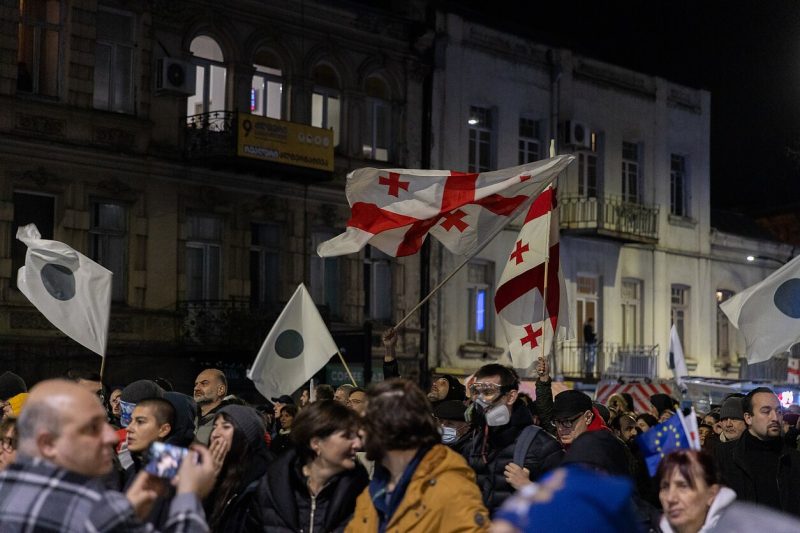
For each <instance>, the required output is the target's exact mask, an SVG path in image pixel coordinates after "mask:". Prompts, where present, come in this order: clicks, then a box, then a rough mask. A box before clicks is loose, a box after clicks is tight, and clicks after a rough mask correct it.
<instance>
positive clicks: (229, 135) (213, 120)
mask: <svg viewBox="0 0 800 533" xmlns="http://www.w3.org/2000/svg"><path fill="white" fill-rule="evenodd" d="M185 147H186V148H185V152H186V156H187V157H189V158H198V159H199V158H208V157H218V156H225V157H230V156H233V155H234V154H235V153H236V112H235V111H211V112H209V113H200V114H198V115H191V116H188V117H186V143H185Z"/></svg>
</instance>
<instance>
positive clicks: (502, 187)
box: [317, 155, 574, 257]
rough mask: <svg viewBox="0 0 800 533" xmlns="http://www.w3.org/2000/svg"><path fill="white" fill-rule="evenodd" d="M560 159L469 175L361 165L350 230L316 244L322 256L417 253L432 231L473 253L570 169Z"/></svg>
mask: <svg viewBox="0 0 800 533" xmlns="http://www.w3.org/2000/svg"><path fill="white" fill-rule="evenodd" d="M573 159H574V156H571V155H562V156H558V157H553V158H551V159H546V160H542V161H537V162H535V163H529V164H527V165H521V166H518V167H512V168H507V169H503V170H497V171H494V172H482V173H480V174H464V173H460V172H454V171H442V170H411V169H394V170H392V169H388V170H385V169H376V168H362V169H359V170H356V171H354V172H351V173H350V174H348V176H347V185H346V188H345V193H346V195H347V201H348V203H349V204H350V208H351V217H350V220H349V221H348V222H347V229H346V230H345V232H344V233H342V234H341V235H338V236H336V237H334V238H333V239H330V240H328V241H325V242H323V243H322V244H320V245H319V246H318V247H317V253H318V254H319V255H320V256H321V257H330V256H336V255H344V254H350V253H355V252H358V251H359V250H361V249H362V248H363V247H364V246H365V245H367V244H371V245H372V246H374V247H376V248H378V249H379V250H381V251H382V252H384V253H386V254H388V255H391V256H393V257H402V256H406V255H412V254H415V253H417V251H418V250H419V249H420V247H421V246H422V243H423V242H424V240H425V237H426V236H427V235H428V233H430V234H431V235H433V236H434V237H436V238H437V239H438V240H439V241H440V242H441V243H442V244H443V245H444V246H445V247H447V249H448V250H450V251H451V252H453V253H456V254H461V255H469V254H470V253H472V252H474V251H476V250H477V249H479V247H480V246H481V245H482V244H484V243H485V242H486V241H487V240H488V239H490V238H491V237H492V236H493V234H494V232H495V231H498V230H499V229H500V228H501V227H503V226H504V225H505V224H507V223H508V222H509V221H510V220H512V219H513V218H514V217H515V216H516V215H517V214H518V213H520V212H521V211H522V210H523V209H525V207H527V205H529V202H530V200H531V199H532V198H533V197H536V196H538V195H539V194H540V193H541V192H542V191H543V190H544V189H545V188H546V187H547V186H548V185H550V184H551V183H552V182H553V180H554V179H555V178H556V176H557V175H558V173H559V172H561V171H562V170H564V169H565V168H566V167H567V165H569V164H570V163H571V162H572V160H573Z"/></svg>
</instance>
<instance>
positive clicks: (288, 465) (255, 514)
mask: <svg viewBox="0 0 800 533" xmlns="http://www.w3.org/2000/svg"><path fill="white" fill-rule="evenodd" d="M368 484H369V477H368V476H367V471H366V470H365V469H364V467H363V466H362V465H361V464H360V463H356V467H355V468H354V469H353V470H348V471H345V472H342V473H341V474H339V475H337V476H334V477H333V478H331V479H330V481H329V482H328V484H327V485H325V487H324V488H323V489H322V490H321V491H320V493H319V494H317V496H316V497H315V498H312V497H311V494H310V493H309V491H308V487H307V485H306V481H305V479H304V477H303V473H302V465H300V464H299V460H298V457H297V454H296V453H295V451H294V450H288V451H286V453H284V454H283V455H281V456H280V457H278V459H277V460H276V461H275V462H274V463H272V465H270V467H269V469H268V470H267V475H266V476H264V477H263V478H262V479H261V482H260V483H259V485H258V489H257V495H256V497H255V498H254V499H253V505H252V506H251V508H250V512H249V513H248V514H249V515H250V518H248V524H249V525H248V529H247V531H263V532H264V533H267V532H269V533H288V532H303V533H328V532H331V531H342V530H343V529H344V526H345V524H347V522H348V520H350V517H351V515H352V514H353V508H354V507H355V503H356V497H357V496H358V494H359V493H360V492H361V491H362V490H363V489H364V487H366V486H367V485H368Z"/></svg>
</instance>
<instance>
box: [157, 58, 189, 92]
mask: <svg viewBox="0 0 800 533" xmlns="http://www.w3.org/2000/svg"><path fill="white" fill-rule="evenodd" d="M194 88H195V68H194V65H192V64H191V63H187V62H185V61H178V60H177V59H172V58H169V57H164V58H161V59H159V60H158V62H157V64H156V93H157V94H181V95H184V96H193V95H194Z"/></svg>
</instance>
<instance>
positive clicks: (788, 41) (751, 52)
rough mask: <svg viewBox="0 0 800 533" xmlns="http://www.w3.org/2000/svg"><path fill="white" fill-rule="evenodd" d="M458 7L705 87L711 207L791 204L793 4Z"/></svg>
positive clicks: (795, 93) (799, 12)
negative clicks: (708, 108)
mask: <svg viewBox="0 0 800 533" xmlns="http://www.w3.org/2000/svg"><path fill="white" fill-rule="evenodd" d="M460 4H461V6H462V8H463V6H464V5H466V4H471V6H472V7H470V8H467V9H468V10H474V11H482V13H481V16H482V17H484V18H488V19H490V20H492V21H494V22H496V23H498V24H499V25H504V26H506V27H508V28H509V30H511V31H513V32H514V33H520V34H527V35H528V36H530V37H531V38H533V39H535V40H537V41H539V42H543V43H547V44H552V45H555V46H563V47H568V48H571V49H573V50H575V51H576V52H578V53H580V54H583V55H587V56H591V57H595V58H597V59H601V60H604V61H608V62H612V63H615V64H618V65H621V66H624V67H628V68H631V69H633V70H637V71H640V72H644V73H648V74H654V75H658V76H662V77H664V78H667V79H670V80H673V81H676V82H679V83H683V84H686V85H689V86H692V87H698V88H703V89H706V90H709V91H711V101H712V107H711V202H712V206H713V207H716V208H724V209H732V210H739V211H743V212H748V213H751V214H758V213H763V212H765V211H772V210H774V209H776V208H780V207H788V206H790V205H791V206H794V207H795V208H796V206H797V205H799V204H800V105H799V104H800V1H797V0H791V1H790V0H781V1H773V0H761V1H734V0H728V1H707V0H694V1H687V0H675V1H660V0H659V1H653V0H640V1H636V2H634V1H630V0H626V1H613V2H612V1H601V0H598V1H596V2H592V3H590V2H548V3H542V2H530V1H529V2H499V3H492V6H493V7H492V9H491V10H488V9H487V8H486V7H484V6H485V5H486V2H478V1H475V2H471V3H470V2H464V0H461V2H460ZM521 6H524V7H521ZM451 7H453V8H454V10H456V11H458V10H459V9H458V8H456V7H455V6H453V5H451ZM520 10H524V15H523V14H521V12H520ZM464 14H465V15H468V14H469V13H468V12H464ZM512 21H514V22H512ZM521 21H524V25H523V24H522V23H521ZM792 150H795V151H797V155H796V156H795V157H793V156H792V155H791V153H792Z"/></svg>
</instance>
